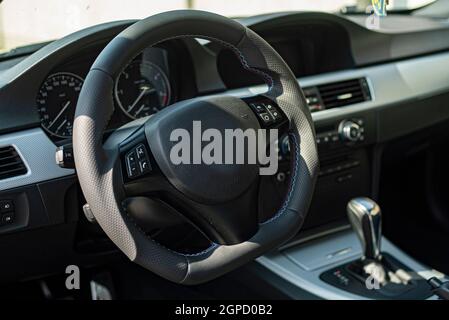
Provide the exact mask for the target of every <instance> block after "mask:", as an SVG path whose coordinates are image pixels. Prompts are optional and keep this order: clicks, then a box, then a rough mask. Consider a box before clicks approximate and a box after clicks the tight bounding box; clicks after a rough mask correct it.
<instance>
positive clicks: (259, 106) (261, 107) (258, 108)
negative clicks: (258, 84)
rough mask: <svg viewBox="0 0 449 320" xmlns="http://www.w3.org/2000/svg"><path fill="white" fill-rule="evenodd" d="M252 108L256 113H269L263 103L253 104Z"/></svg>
mask: <svg viewBox="0 0 449 320" xmlns="http://www.w3.org/2000/svg"><path fill="white" fill-rule="evenodd" d="M250 106H251V108H253V109H254V111H256V113H262V112H267V109H265V106H264V105H263V104H261V103H251V104H250Z"/></svg>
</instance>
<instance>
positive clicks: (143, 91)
mask: <svg viewBox="0 0 449 320" xmlns="http://www.w3.org/2000/svg"><path fill="white" fill-rule="evenodd" d="M148 90H150V88H149V87H143V88H142V91H141V92H140V94H139V96H138V97H137V99H136V100H135V101H134V102H133V104H132V105H131V106H130V107H129V108H128V112H131V110H132V109H134V107H135V106H136V105H137V103H138V102H139V101H140V99H142V97H143V96H144V95H145V93H147V91H148Z"/></svg>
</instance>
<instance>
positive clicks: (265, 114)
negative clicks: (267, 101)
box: [259, 112, 273, 125]
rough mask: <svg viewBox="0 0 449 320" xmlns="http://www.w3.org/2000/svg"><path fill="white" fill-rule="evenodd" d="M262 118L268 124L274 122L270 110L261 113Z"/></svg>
mask: <svg viewBox="0 0 449 320" xmlns="http://www.w3.org/2000/svg"><path fill="white" fill-rule="evenodd" d="M259 117H260V119H261V120H262V122H263V123H264V124H266V125H268V124H271V123H272V122H273V118H272V117H271V115H270V114H269V113H268V112H263V113H260V114H259Z"/></svg>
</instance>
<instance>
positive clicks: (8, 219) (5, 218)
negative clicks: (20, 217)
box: [1, 212, 14, 224]
mask: <svg viewBox="0 0 449 320" xmlns="http://www.w3.org/2000/svg"><path fill="white" fill-rule="evenodd" d="M1 222H2V224H10V223H13V222H14V213H13V212H9V213H5V214H4V215H2V220H1Z"/></svg>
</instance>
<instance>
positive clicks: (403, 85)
mask: <svg viewBox="0 0 449 320" xmlns="http://www.w3.org/2000/svg"><path fill="white" fill-rule="evenodd" d="M446 70H449V53H447V52H444V53H439V54H433V55H429V56H425V57H420V58H414V59H409V60H403V61H397V62H392V63H387V64H382V65H378V66H372V67H367V68H361V69H354V70H346V71H339V72H332V73H326V74H320V75H316V76H311V77H304V78H300V79H298V82H299V84H300V85H301V86H302V87H309V86H317V85H321V84H326V83H330V82H336V81H345V80H350V79H354V78H363V77H365V78H367V81H368V85H369V88H370V91H371V97H372V100H371V101H366V102H361V103H356V104H353V105H349V106H345V107H341V108H334V109H329V110H323V111H318V112H314V113H313V114H312V118H313V120H315V121H319V120H327V119H332V118H334V117H341V116H347V115H349V114H353V113H356V112H359V111H366V110H372V109H378V108H384V107H389V106H390V105H391V104H395V103H399V102H404V101H408V100H412V99H418V98H422V97H426V96H430V95H432V94H435V93H439V92H444V91H449V72H446ZM266 91H267V86H266V85H259V86H253V87H247V88H240V89H234V90H229V91H227V92H226V93H227V94H230V95H234V96H238V97H245V96H249V95H255V94H261V93H264V92H266Z"/></svg>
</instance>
